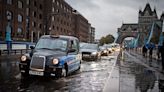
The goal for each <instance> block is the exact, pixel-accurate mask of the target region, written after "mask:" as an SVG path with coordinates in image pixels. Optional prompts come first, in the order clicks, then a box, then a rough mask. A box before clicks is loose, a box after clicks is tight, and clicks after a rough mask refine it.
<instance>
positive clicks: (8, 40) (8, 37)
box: [5, 12, 12, 54]
mask: <svg viewBox="0 0 164 92" xmlns="http://www.w3.org/2000/svg"><path fill="white" fill-rule="evenodd" d="M7 21H8V23H7V26H6V37H5V41H6V44H7V50H8V54H9V53H10V50H11V49H12V40H11V31H12V30H11V12H9V13H7Z"/></svg>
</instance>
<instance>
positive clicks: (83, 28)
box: [73, 13, 90, 42]
mask: <svg viewBox="0 0 164 92" xmlns="http://www.w3.org/2000/svg"><path fill="white" fill-rule="evenodd" d="M73 17H74V25H75V27H74V29H73V30H75V35H76V37H78V38H79V40H80V41H81V42H88V40H89V36H88V35H89V25H90V24H89V23H88V20H87V19H86V18H84V17H83V16H82V15H81V14H79V13H76V14H74V16H73Z"/></svg>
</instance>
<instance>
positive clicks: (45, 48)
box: [37, 48, 52, 50]
mask: <svg viewBox="0 0 164 92" xmlns="http://www.w3.org/2000/svg"><path fill="white" fill-rule="evenodd" d="M37 49H47V50H52V49H50V48H37Z"/></svg>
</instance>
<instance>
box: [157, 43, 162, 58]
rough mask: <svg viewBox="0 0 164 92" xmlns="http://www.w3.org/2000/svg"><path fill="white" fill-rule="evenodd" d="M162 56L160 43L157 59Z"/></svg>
mask: <svg viewBox="0 0 164 92" xmlns="http://www.w3.org/2000/svg"><path fill="white" fill-rule="evenodd" d="M160 58H161V46H160V45H158V47H157V59H158V60H160Z"/></svg>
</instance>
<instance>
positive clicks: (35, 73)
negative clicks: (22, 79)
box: [29, 71, 43, 76]
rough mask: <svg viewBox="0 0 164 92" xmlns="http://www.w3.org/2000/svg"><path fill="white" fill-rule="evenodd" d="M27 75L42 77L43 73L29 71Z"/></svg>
mask: <svg viewBox="0 0 164 92" xmlns="http://www.w3.org/2000/svg"><path fill="white" fill-rule="evenodd" d="M29 74H31V75H39V76H43V72H39V71H29Z"/></svg>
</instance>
